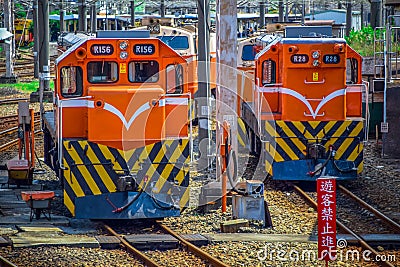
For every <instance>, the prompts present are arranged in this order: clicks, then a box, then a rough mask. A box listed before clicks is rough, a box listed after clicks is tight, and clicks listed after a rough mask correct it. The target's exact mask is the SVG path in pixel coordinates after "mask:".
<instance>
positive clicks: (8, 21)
mask: <svg viewBox="0 0 400 267" xmlns="http://www.w3.org/2000/svg"><path fill="white" fill-rule="evenodd" d="M3 11H4V24H5V25H4V26H5V28H6V29H7V31H9V32H11V33H14V31H13V28H14V20H13V8H12V1H11V0H4V7H3ZM8 41H9V43H6V45H5V52H6V76H5V77H6V78H11V77H13V76H14V64H13V58H14V49H13V48H14V46H13V43H14V36H11V37H10V38H9V40H7V42H8Z"/></svg>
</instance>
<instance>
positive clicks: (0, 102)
mask: <svg viewBox="0 0 400 267" xmlns="http://www.w3.org/2000/svg"><path fill="white" fill-rule="evenodd" d="M20 101H27V102H29V98H10V99H2V100H0V105H5V104H16V103H18V102H20Z"/></svg>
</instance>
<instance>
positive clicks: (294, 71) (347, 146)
mask: <svg viewBox="0 0 400 267" xmlns="http://www.w3.org/2000/svg"><path fill="white" fill-rule="evenodd" d="M329 36H332V31H331V28H330V27H324V26H322V27H316V26H312V27H287V28H286V34H285V37H284V38H280V37H278V38H276V39H275V40H274V41H273V42H271V43H270V44H268V45H267V46H266V47H265V48H264V49H263V50H262V51H261V52H260V53H258V54H257V56H256V58H255V85H254V87H253V91H252V96H253V97H252V98H251V99H250V100H248V101H243V102H242V106H241V116H242V118H243V120H244V122H245V123H246V125H247V131H248V133H249V137H250V138H249V140H250V148H251V150H252V151H253V152H256V153H260V154H261V156H262V157H261V158H262V160H263V163H264V166H265V170H266V171H267V172H268V173H269V174H270V175H272V177H273V179H278V180H310V181H313V180H315V179H316V178H317V177H319V176H321V175H329V176H335V177H338V179H352V178H356V177H357V174H358V173H360V172H361V170H362V168H363V140H364V124H365V123H364V118H363V106H362V94H363V90H365V88H366V84H364V83H363V82H362V80H361V61H362V58H361V56H360V55H359V54H358V53H356V52H355V51H354V50H353V49H352V48H351V47H350V46H348V45H347V44H346V41H345V40H344V39H342V38H333V37H329ZM365 92H367V90H366V91H365Z"/></svg>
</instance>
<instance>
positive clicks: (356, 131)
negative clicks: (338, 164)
mask: <svg viewBox="0 0 400 267" xmlns="http://www.w3.org/2000/svg"><path fill="white" fill-rule="evenodd" d="M361 130H362V123H359V124H357V126H356V127H355V128H354V129H353V131H352V132H351V133H350V135H349V136H357V135H358V134H359V133H360V131H361ZM352 142H355V139H354V138H346V140H345V141H344V142H343V143H342V144H341V145H340V147H339V148H338V149H337V151H336V155H335V158H338V159H340V158H341V157H342V155H343V154H344V152H346V150H347V149H348V147H349V146H350V144H351V143H352Z"/></svg>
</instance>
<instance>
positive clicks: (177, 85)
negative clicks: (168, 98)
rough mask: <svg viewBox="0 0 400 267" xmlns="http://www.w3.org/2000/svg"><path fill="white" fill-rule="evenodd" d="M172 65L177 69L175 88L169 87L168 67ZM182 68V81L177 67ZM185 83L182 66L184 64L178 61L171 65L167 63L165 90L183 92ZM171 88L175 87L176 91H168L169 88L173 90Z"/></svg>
mask: <svg viewBox="0 0 400 267" xmlns="http://www.w3.org/2000/svg"><path fill="white" fill-rule="evenodd" d="M170 66H172V67H173V68H174V70H175V73H174V74H175V86H174V87H173V88H170V89H169V88H168V68H169V67H170ZM178 68H179V69H180V72H181V75H180V76H181V81H179V77H178V75H179V74H178V73H179V72H178V71H177V69H178ZM183 84H184V77H183V66H182V64H178V63H176V64H169V65H167V66H166V68H165V91H166V93H167V94H183V90H184V89H183ZM171 89H174V90H175V91H174V92H168V90H171Z"/></svg>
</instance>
